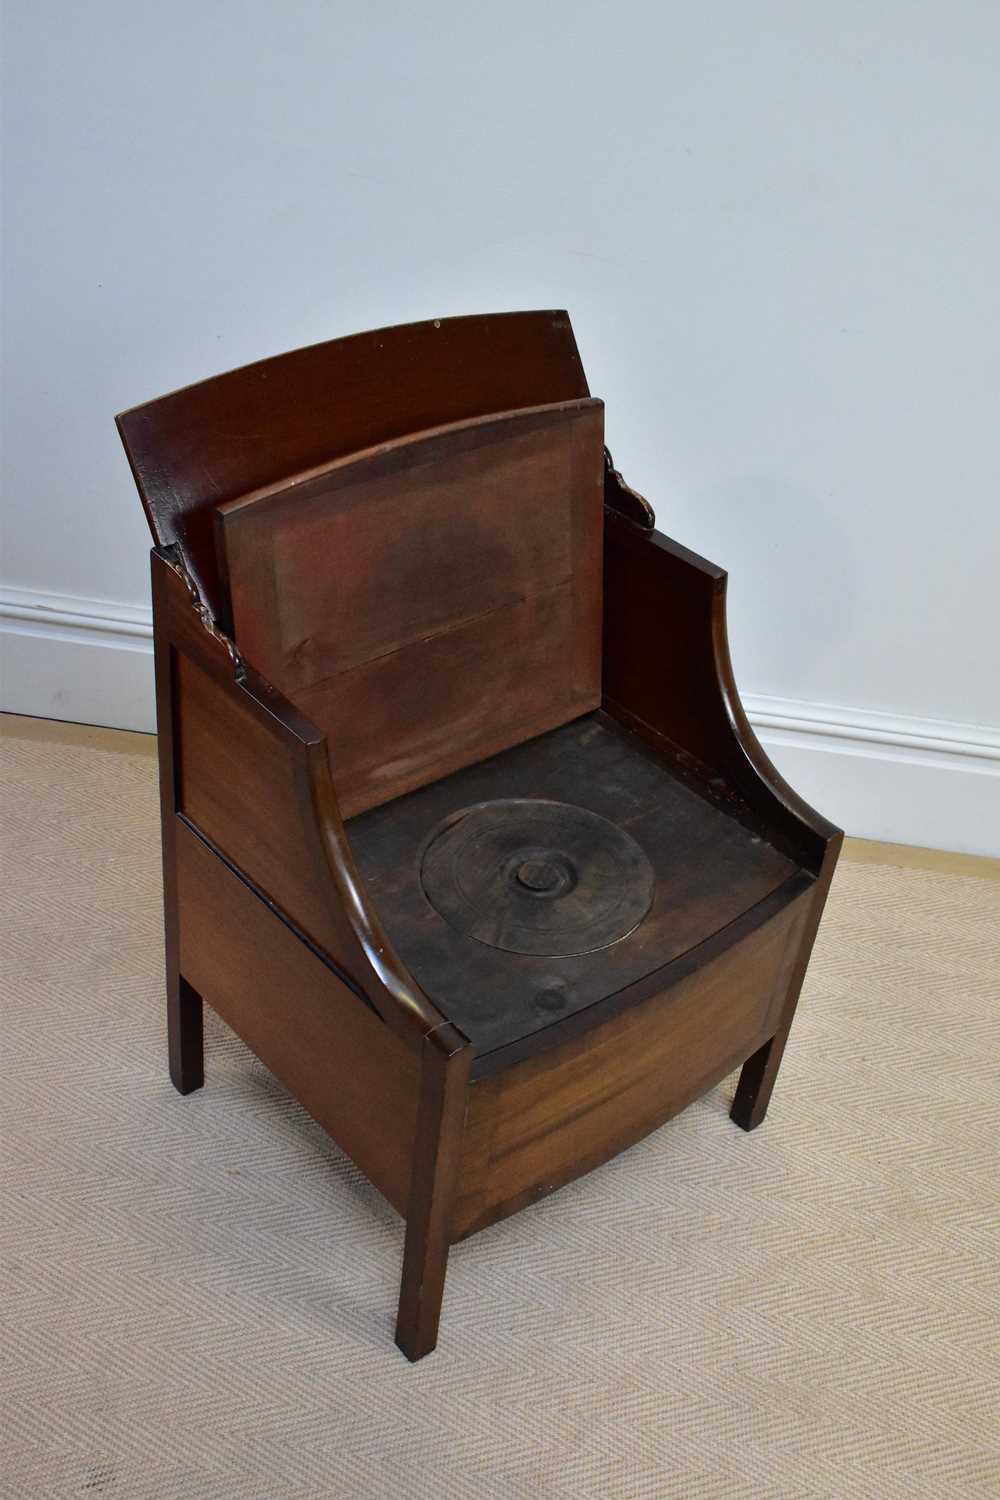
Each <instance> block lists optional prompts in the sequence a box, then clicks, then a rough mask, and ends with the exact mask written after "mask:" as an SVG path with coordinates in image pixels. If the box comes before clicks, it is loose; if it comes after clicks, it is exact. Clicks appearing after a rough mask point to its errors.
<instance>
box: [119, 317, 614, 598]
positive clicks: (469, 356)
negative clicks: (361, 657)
mask: <svg viewBox="0 0 1000 1500" xmlns="http://www.w3.org/2000/svg"><path fill="white" fill-rule="evenodd" d="M588 394H589V392H588V389H587V382H586V379H585V377H584V373H583V368H582V366H581V364H580V356H579V354H578V352H577V347H576V341H575V339H574V337H573V330H572V328H571V326H570V321H569V318H568V316H567V315H566V313H565V312H523V313H500V314H493V315H485V316H479V317H468V318H444V319H441V320H437V321H434V322H426V323H411V324H405V325H402V326H400V327H397V328H385V329H380V330H377V331H376V332H373V333H361V334H356V335H354V336H353V337H350V338H343V339H334V340H332V341H330V342H329V343H324V344H314V345H312V346H311V347H310V348H307V349H298V350H295V351H293V352H292V353H289V354H281V355H278V356H276V357H275V358H273V359H266V360H261V361H260V362H259V363H257V364H252V365H246V366H244V368H242V369H239V370H233V371H231V372H230V373H229V374H226V375H218V376H216V377H215V378H214V379H212V380H204V381H201V382H200V383H199V384H197V385H191V386H187V387H186V388H185V389H184V390H180V391H175V392H173V393H172V394H171V395H168V396H163V397H161V398H160V399H159V400H156V401H150V402H147V403H146V404H145V405H143V406H137V407H134V408H133V409H132V410H131V411H127V412H123V413H122V414H121V415H120V416H119V417H118V419H117V421H118V430H119V432H120V434H121V438H122V442H123V443H124V445H125V450H126V452H127V454H128V457H129V462H130V463H131V465H132V471H133V474H134V475H135V481H136V484H137V486H138V489H139V494H140V496H141V498H142V503H143V507H144V509H145V512H146V518H147V520H148V521H149V525H150V529H151V531H152V533H153V538H154V540H155V541H156V542H158V543H160V544H161V545H169V544H171V543H176V544H177V545H178V546H179V547H180V549H181V552H182V554H183V555H184V559H185V562H186V565H187V567H188V570H189V571H190V573H191V575H192V577H193V578H194V580H195V582H196V584H197V585H198V588H199V590H200V592H201V594H202V596H203V598H204V600H205V603H206V604H208V605H209V607H210V608H211V609H212V610H213V612H215V613H218V611H219V608H220V603H221V594H220V585H219V576H218V570H217V566H216V557H215V549H214V545H213V536H212V511H213V509H214V507H215V506H217V505H219V504H220V503H222V502H224V501H226V500H231V499H234V498H236V497H237V496H240V495H246V494H247V493H248V492H249V491H251V490H254V489H258V488H260V487H262V486H265V485H269V484H274V483H276V482H278V481H281V480H284V479H287V478H289V477H290V476H292V475H295V474H298V473H301V472H303V471H305V470H308V469H311V468H315V467H317V466H319V465H322V464H328V463H330V462H332V461H334V460H336V459H339V458H343V457H345V456H347V455H348V454H351V453H356V452H358V451H359V450H362V449H368V448H372V447H375V446H376V445H378V444H380V443H386V442H389V441H391V440H392V439H394V438H398V437H402V436H404V435H406V434H409V433H415V432H422V431H425V430H427V429H428V428H432V427H440V426H443V425H445V424H447V423H452V422H461V421H466V420H468V419H469V418H473V417H479V416H484V415H487V414H488V413H492V412H505V411H518V410H521V409H523V408H525V407H534V406H541V405H547V404H550V403H553V402H561V401H574V400H578V399H580V398H581V397H586V396H587V395H588Z"/></svg>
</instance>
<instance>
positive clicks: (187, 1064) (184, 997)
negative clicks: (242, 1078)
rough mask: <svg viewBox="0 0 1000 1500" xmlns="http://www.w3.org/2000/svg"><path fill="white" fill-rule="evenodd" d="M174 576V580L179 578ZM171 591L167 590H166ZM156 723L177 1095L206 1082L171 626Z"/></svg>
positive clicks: (160, 656) (164, 645)
mask: <svg viewBox="0 0 1000 1500" xmlns="http://www.w3.org/2000/svg"><path fill="white" fill-rule="evenodd" d="M161 567H162V563H161V562H160V560H159V559H158V558H157V557H156V556H155V555H154V557H153V590H154V594H159V597H160V600H161V606H160V609H159V611H158V614H159V618H160V622H161V625H162V624H165V617H166V614H167V612H168V610H169V608H170V606H169V604H168V603H166V602H165V600H166V596H165V595H164V594H163V593H161V592H160V591H159V587H158V585H159V584H160V583H161V582H162V581H163V580H162V578H161V575H160V569H161ZM175 581H176V579H175ZM168 592H169V591H168ZM153 653H154V661H155V670H156V724H157V734H158V738H157V750H158V760H159V775H160V839H161V851H162V856H163V937H164V958H165V968H166V975H165V978H166V991H167V1059H168V1064H169V1068H170V1081H171V1082H172V1083H173V1085H174V1088H175V1089H176V1090H177V1092H178V1093H179V1094H190V1093H193V1091H194V1090H195V1089H199V1088H201V1087H202V1085H203V1084H204V1082H205V1065H204V1053H203V1023H202V1003H201V996H200V995H198V994H197V992H196V991H195V990H194V989H193V988H192V986H191V985H190V984H189V983H188V981H187V980H186V979H185V978H184V976H183V975H182V974H181V970H180V957H179V933H180V927H179V921H178V911H177V857H176V850H175V843H174V834H175V829H176V821H177V820H176V813H177V776H176V766H175V755H174V749H175V745H174V726H175V707H176V705H175V697H174V692H175V683H174V659H175V658H174V648H173V645H172V643H171V639H170V632H169V630H168V629H160V630H158V631H154V636H153Z"/></svg>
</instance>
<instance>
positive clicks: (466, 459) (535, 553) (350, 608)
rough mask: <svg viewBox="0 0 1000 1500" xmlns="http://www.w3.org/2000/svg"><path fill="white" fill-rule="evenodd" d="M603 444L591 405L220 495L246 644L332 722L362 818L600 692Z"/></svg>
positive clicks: (336, 760)
mask: <svg viewBox="0 0 1000 1500" xmlns="http://www.w3.org/2000/svg"><path fill="white" fill-rule="evenodd" d="M602 454H603V409H602V407H601V404H600V402H596V401H584V402H575V403H572V404H570V405H563V406H557V407H546V408H543V409H541V410H535V411H526V412H523V413H519V414H516V415H514V416H503V417H492V418H484V419H477V420H476V421H474V422H470V423H466V424H463V425H460V426H456V427H451V428H448V429H446V430H444V431H441V432H437V433H433V434H425V435H422V436H421V437H419V438H415V439H407V440H400V441H398V442H396V443H394V444H392V445H388V446H386V447H383V448H381V449H379V450H377V451H376V452H374V453H371V454H367V455H364V456H362V457H360V458H356V459H354V460H343V461H341V462H339V463H338V464H336V465H333V466H332V467H329V468H327V469H324V470H323V471H322V472H320V473H318V474H312V475H298V476H295V477H294V478H293V479H291V480H290V481H288V482H287V483H285V484H283V485H278V486H272V487H270V488H268V489H266V490H263V491H258V492H256V493H255V494H253V495H250V496H247V497H244V498H242V499H240V500H236V501H232V502H230V503H229V504H227V505H223V506H220V507H219V508H218V509H217V511H216V516H217V521H218V527H219V533H220V536H219V545H220V557H221V558H222V559H223V560H224V574H225V578H226V583H227V592H228V607H227V610H226V617H227V619H228V620H231V622H232V630H233V634H234V637H235V640H236V642H237V645H238V647H239V649H240V651H241V652H242V653H243V654H244V655H245V656H246V658H247V659H248V660H249V661H250V662H252V663H253V665H254V667H255V668H256V669H257V670H258V671H259V672H260V673H261V674H262V675H263V676H264V677H266V678H267V680H268V681H269V682H272V683H273V684H274V685H275V686H276V687H277V688H279V689H280V690H281V691H282V692H283V693H286V694H287V695H288V696H289V697H290V698H291V699H292V700H293V701H294V702H295V703H296V704H297V705H298V706H299V707H300V708H301V709H302V710H303V711H304V712H305V713H307V714H308V716H309V717H310V719H311V720H313V721H314V722H315V723H316V724H317V725H318V727H319V728H320V729H321V730H323V732H324V733H325V734H326V735H327V738H328V741H329V746H330V755H331V759H332V764H333V766H334V769H335V774H336V780H337V792H338V797H339V800H340V806H341V808H342V810H343V812H344V815H345V816H349V815H350V814H352V813H354V812H358V811H361V810H362V809H364V808H366V807H371V806H374V805H376V804H378V803H380V802H385V801H388V800H390V799H391V798H393V797H397V796H399V795H401V794H402V793H404V792H406V791H409V790H410V789H411V788H413V787H415V786H421V785H423V784H425V783H426V782H428V781H433V780H436V779H437V778H438V777H440V776H443V775H446V774H447V773H448V772H450V771H453V770H455V769H456V768H457V767H458V766H462V765H466V764H469V763H470V762H472V761H475V760H479V759H482V757H483V756H485V755H490V754H492V753H493V752H494V751H496V750H499V749H502V748H504V747H506V746H507V745H510V744H514V743H517V742H518V741H519V740H523V739H525V738H526V737H528V736H529V735H532V734H537V733H539V732H540V731H542V730H544V729H549V728H551V727H552V726H553V725H556V724H560V723H564V722H565V721H566V720H567V719H570V718H572V717H574V716H575V715H576V714H579V713H583V712H585V711H586V710H587V709H589V708H593V707H595V706H596V705H597V704H598V703H599V702H600V696H601V551H602V531H603V511H602V493H603V491H602V485H603V480H602ZM386 746H391V747H392V750H391V754H389V755H387V754H386V753H385V747H386Z"/></svg>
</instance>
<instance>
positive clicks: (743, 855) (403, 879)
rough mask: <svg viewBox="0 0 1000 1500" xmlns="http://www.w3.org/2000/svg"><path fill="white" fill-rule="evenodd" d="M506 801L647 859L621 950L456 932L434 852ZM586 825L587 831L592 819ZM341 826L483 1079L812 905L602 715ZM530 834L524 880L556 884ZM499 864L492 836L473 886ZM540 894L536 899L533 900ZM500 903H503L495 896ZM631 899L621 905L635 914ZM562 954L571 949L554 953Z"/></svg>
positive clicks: (387, 920) (789, 875)
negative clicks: (759, 911) (779, 898)
mask: <svg viewBox="0 0 1000 1500" xmlns="http://www.w3.org/2000/svg"><path fill="white" fill-rule="evenodd" d="M501 799H503V801H506V800H507V799H531V801H529V802H528V804H527V806H528V807H529V808H530V806H531V805H532V801H534V800H535V799H538V800H539V801H541V802H544V803H548V804H553V803H554V804H562V805H563V806H568V808H570V809H582V810H583V811H584V813H585V814H589V815H596V816H597V819H606V820H608V822H609V823H610V824H611V825H613V830H614V829H617V830H621V831H622V832H623V833H624V834H625V835H626V841H627V844H631V843H632V842H633V841H634V844H635V845H636V846H638V849H639V850H640V851H641V854H640V856H639V860H637V861H634V862H633V863H631V864H630V863H629V861H628V859H627V857H625V856H623V865H622V871H621V880H620V883H621V884H627V883H629V882H634V883H636V884H637V885H640V886H641V881H642V879H643V875H644V869H645V870H648V869H649V867H651V869H652V877H653V878H652V892H651V894H652V900H651V902H649V900H648V897H647V898H646V899H645V900H642V899H641V892H640V897H639V899H637V902H636V906H637V907H641V908H642V910H643V911H645V915H640V916H639V918H638V920H637V921H635V922H634V923H633V922H630V921H629V919H628V915H626V918H625V925H626V926H629V927H630V930H628V931H627V932H626V935H624V936H622V937H620V938H618V939H617V940H615V938H614V934H612V935H611V941H609V942H608V944H607V946H603V947H600V948H598V949H597V951H590V952H569V953H567V952H565V949H566V948H573V946H574V944H573V942H572V939H570V940H569V941H568V942H564V943H563V944H562V947H563V949H564V951H563V953H562V954H561V955H559V954H553V953H532V952H517V951H510V949H509V948H508V947H505V946H497V945H496V944H495V938H496V936H497V935H496V934H495V933H493V932H487V933H486V934H485V937H484V936H482V935H481V936H480V937H476V936H472V935H469V933H468V932H467V931H462V930H459V926H458V925H456V922H455V914H454V912H453V911H449V912H448V914H447V915H442V912H441V910H440V908H441V907H442V906H445V907H447V905H448V903H447V901H446V900H445V901H442V899H441V897H440V894H439V891H438V889H437V888H436V886H435V882H434V880H433V878H432V879H430V880H429V879H428V851H429V850H430V849H432V848H434V847H435V846H436V843H437V842H438V841H439V840H440V838H441V834H442V829H444V830H445V831H447V829H448V827H449V824H450V825H451V826H452V827H454V826H455V820H456V818H457V816H458V815H460V814H462V813H463V812H465V811H466V810H467V809H478V808H479V807H480V806H481V805H482V804H487V805H492V804H499V803H500V802H501ZM519 805H520V806H524V805H525V804H523V803H521V804H519ZM514 817H515V821H516V810H515V813H514ZM581 822H582V826H584V827H586V819H582V820H581ZM345 826H346V832H347V834H348V837H349V839H350V842H351V846H352V848H353V851H354V855H355V858H356V860H357V863H358V866H359V868H360V870H361V873H362V875H363V876H364V878H365V880H366V882H367V884H368V888H369V890H370V892H371V895H372V897H373V899H374V900H375V901H376V902H377V905H378V908H379V913H380V915H381V918H382V922H383V925H384V926H385V929H386V931H387V933H388V935H389V937H390V939H391V940H392V942H393V944H394V946H395V948H396V951H397V952H398V954H399V956H400V958H401V959H402V961H403V962H404V963H405V964H406V966H407V967H408V968H409V970H410V971H411V973H412V974H413V976H414V978H415V979H416V980H417V981H418V983H419V984H420V986H421V988H422V989H423V990H424V991H425V992H426V993H427V994H428V995H430V996H432V997H433V999H434V1001H435V1004H436V1005H437V1006H438V1007H439V1008H440V1009H441V1010H442V1011H443V1012H444V1013H445V1014H446V1015H447V1016H448V1018H449V1020H451V1021H452V1022H453V1023H454V1024H455V1025H456V1026H457V1027H458V1028H459V1029H460V1030H461V1031H462V1032H463V1033H464V1034H465V1035H466V1036H467V1037H468V1038H469V1039H470V1041H471V1042H472V1043H473V1046H474V1047H475V1051H476V1060H475V1063H474V1067H473V1071H474V1073H476V1074H480V1075H481V1074H483V1073H485V1072H492V1071H494V1070H495V1068H496V1067H497V1066H500V1065H506V1064H508V1063H510V1062H513V1061H516V1060H517V1059H518V1058H519V1057H522V1056H525V1055H528V1054H529V1053H530V1052H532V1051H535V1050H538V1048H539V1047H540V1046H544V1045H546V1044H547V1043H548V1041H549V1040H550V1039H553V1038H554V1036H555V1034H556V1032H558V1034H559V1036H560V1037H561V1036H562V1035H564V1034H565V1032H566V1029H567V1026H568V1025H572V1026H573V1027H574V1029H576V1028H579V1027H580V1026H585V1025H586V1024H587V1018H586V1016H585V1015H583V1013H584V1012H586V1011H588V1010H589V1009H590V1008H592V1007H595V1006H597V1005H598V1002H600V1001H602V1000H605V999H606V998H607V997H609V996H612V995H614V994H616V993H617V992H618V991H620V990H623V989H625V988H626V987H627V986H629V985H632V984H634V983H636V982H637V981H638V980H641V979H644V978H645V977H646V976H648V975H649V974H651V973H653V972H655V971H656V970H658V969H661V968H662V967H663V966H664V965H665V964H669V963H671V962H672V961H673V960H674V959H677V958H679V957H680V956H681V955H682V954H684V953H686V952H688V951H689V950H690V949H692V948H695V947H697V946H698V945H699V944H700V943H702V942H704V941H705V940H706V939H708V938H710V937H712V936H713V935H714V934H716V933H718V932H719V931H721V929H723V928H725V927H726V926H727V925H728V924H730V923H731V922H733V921H735V919H736V918H737V917H739V916H740V915H741V914H742V913H744V912H745V911H747V910H748V909H749V908H750V907H752V906H755V905H756V904H757V903H758V902H760V901H762V900H763V899H764V898H765V897H767V896H769V895H771V893H772V892H775V891H778V890H779V889H780V888H781V887H782V886H785V885H787V886H788V887H789V892H788V893H789V899H792V898H793V897H794V896H795V895H796V894H799V893H801V879H798V880H797V881H796V880H795V879H794V877H801V867H800V866H799V865H797V864H796V863H795V862H794V861H793V860H791V859H789V858H787V857H786V856H785V855H784V854H783V853H781V852H779V850H777V849H776V848H774V847H773V845H772V844H770V843H768V842H767V840H766V839H765V838H764V837H763V836H762V835H761V834H760V833H758V832H756V831H755V830H754V829H753V828H752V827H749V826H745V825H744V823H743V822H741V821H739V820H738V819H737V818H736V817H734V816H732V815H730V814H729V813H727V812H725V811H723V810H722V809H721V808H719V807H716V806H714V805H713V804H712V803H710V802H709V801H707V800H706V799H705V798H704V797H703V796H699V795H698V794H697V793H696V792H695V791H693V790H691V788H690V787H688V786H687V785H685V784H684V782H683V781H681V780H679V779H678V777H677V775H676V774H675V772H674V770H673V769H672V767H671V765H670V763H669V762H668V761H667V760H666V759H665V758H663V757H661V756H659V755H658V754H656V752H655V751H653V750H651V749H649V748H648V747H647V746H646V745H645V744H644V742H643V741H641V740H640V739H639V738H638V737H637V736H635V735H634V734H632V733H630V732H629V731H628V730H626V729H624V728H623V727H622V726H620V725H619V724H617V723H616V722H615V721H614V720H612V719H610V718H609V717H608V716H607V715H605V714H604V713H603V712H601V711H597V712H595V713H591V714H587V715H585V716H583V717H582V718H579V719H575V720H573V721H572V722H571V723H569V724H565V725H563V726H562V727H561V728H559V729H555V730H552V731H551V732H549V733H547V734H543V735H540V736H538V737H537V738H535V739H532V740H529V741H527V742H525V743H523V744H521V745H517V746H516V747H515V748H513V749H511V750H506V751H503V752H502V753H501V754H498V755H494V756H492V757H491V758H490V759H489V760H485V761H482V762H480V763H479V764H477V765H474V766H469V767H467V768H465V769H463V770H461V771H457V772H455V773H453V774H452V775H450V776H447V777H444V778H443V779H441V780H440V781H436V782H434V783H432V784H431V785H429V786H425V787H423V788H421V789H420V790H418V791H415V792H411V793H409V794H408V795H406V796H404V797H401V798H398V799H396V800H395V801H392V802H389V803H386V804H384V805H383V806H381V807H378V808H375V809H373V810H371V811H369V812H366V813H362V814H360V815H359V816H357V817H355V818H352V819H349V820H348V822H347V824H346V825H345ZM613 830H612V832H613ZM525 835H526V836H525V845H524V851H523V852H524V862H523V863H522V865H521V866H520V869H521V872H522V874H521V879H523V880H527V881H528V882H529V884H530V883H531V882H534V883H535V884H536V885H538V884H539V883H540V884H542V885H543V886H544V884H545V883H546V881H548V882H549V883H554V882H555V881H557V879H558V876H557V874H556V873H555V868H556V867H557V866H558V865H559V863H560V860H559V858H558V854H559V853H560V852H561V851H557V852H556V858H555V859H554V860H553V859H551V858H550V864H549V866H548V867H546V866H545V863H544V858H543V856H544V854H545V853H546V852H548V851H539V850H537V849H535V848H534V847H533V842H532V831H531V827H530V820H529V822H527V823H526V824H525ZM573 838H574V829H573V828H572V827H570V830H569V834H568V843H569V847H568V848H567V850H566V851H565V853H566V856H567V861H566V862H567V864H568V866H569V867H570V868H571V867H572V863H573V854H574V850H573V847H572V841H573ZM516 845H517V837H516V833H515V836H514V838H513V841H511V840H508V841H507V843H506V846H505V847H506V849H507V851H508V852H509V851H510V849H511V848H516ZM613 854H614V851H613V852H612V857H613ZM532 856H534V858H532ZM643 856H644V858H643ZM496 857H497V854H496V849H495V847H494V846H493V841H491V840H490V838H489V837H486V838H485V839H484V838H479V839H477V840H475V841H474V843H473V846H472V847H471V849H470V850H469V851H468V853H467V858H468V859H469V860H470V861H471V866H470V868H471V874H472V876H474V877H475V880H477V881H478V880H479V879H480V877H481V878H482V880H489V879H491V877H492V871H491V870H489V869H479V870H477V869H476V868H475V862H476V860H477V858H478V859H479V860H480V861H481V862H482V863H484V864H488V863H489V861H491V860H493V859H495V858H496ZM647 861H648V865H647V864H646V862H647ZM540 862H541V867H540ZM636 865H639V866H640V867H639V868H638V869H637V868H636ZM525 866H527V868H525ZM643 867H644V868H643ZM434 874H435V871H434V870H432V871H431V876H432V877H433V876H434ZM517 878H518V876H517V873H516V872H515V874H514V879H515V880H516V879H517ZM604 883H605V885H606V884H607V882H604ZM429 892H430V894H429ZM531 894H533V893H532V892H531V891H530V888H529V899H530V895H531ZM538 894H544V892H538ZM553 894H554V899H553V900H552V901H551V902H550V903H549V907H548V909H549V910H551V911H552V912H553V913H556V912H557V911H558V908H559V901H560V894H559V892H558V891H555V892H554V893H553ZM489 895H490V899H491V904H495V902H494V901H493V897H494V896H495V892H493V891H491V892H490V893H489ZM629 895H630V892H629V891H628V890H625V891H624V892H623V897H624V898H625V900H626V905H627V900H628V898H629ZM562 899H564V900H565V899H566V898H565V897H564V898H562ZM432 902H433V904H432ZM525 904H527V903H525ZM634 914H635V908H634V909H633V912H632V915H634ZM467 925H468V924H467ZM503 941H506V940H504V939H503V938H502V936H501V942H503ZM550 946H553V947H557V948H558V947H559V946H560V945H559V943H558V940H557V941H556V942H555V943H554V944H551V945H550ZM598 1014H599V1012H594V1016H595V1019H596V1018H597V1015H598ZM546 1032H551V1037H550V1036H546V1035H543V1033H546Z"/></svg>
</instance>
